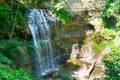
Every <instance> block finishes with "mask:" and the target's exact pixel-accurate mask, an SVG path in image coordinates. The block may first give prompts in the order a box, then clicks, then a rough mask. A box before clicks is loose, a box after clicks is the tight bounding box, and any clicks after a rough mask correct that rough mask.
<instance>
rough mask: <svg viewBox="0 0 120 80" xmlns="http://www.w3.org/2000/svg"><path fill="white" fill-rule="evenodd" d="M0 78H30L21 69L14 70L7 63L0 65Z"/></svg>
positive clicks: (28, 79) (7, 79)
mask: <svg viewBox="0 0 120 80" xmlns="http://www.w3.org/2000/svg"><path fill="white" fill-rule="evenodd" d="M0 80H31V79H30V77H29V75H28V74H27V73H26V72H25V71H24V70H23V69H19V70H15V69H12V68H11V67H10V66H7V65H0Z"/></svg>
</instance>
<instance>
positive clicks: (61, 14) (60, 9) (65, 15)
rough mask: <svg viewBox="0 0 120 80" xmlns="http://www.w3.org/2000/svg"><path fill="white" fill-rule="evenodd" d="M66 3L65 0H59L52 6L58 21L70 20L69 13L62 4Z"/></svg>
mask: <svg viewBox="0 0 120 80" xmlns="http://www.w3.org/2000/svg"><path fill="white" fill-rule="evenodd" d="M65 3H66V0H60V2H58V3H57V4H56V5H55V6H54V11H55V13H56V15H57V16H58V18H59V19H60V21H62V22H63V23H66V22H68V21H69V20H70V13H69V12H68V11H67V10H65V9H64V5H65Z"/></svg>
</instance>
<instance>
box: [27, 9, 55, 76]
mask: <svg viewBox="0 0 120 80" xmlns="http://www.w3.org/2000/svg"><path fill="white" fill-rule="evenodd" d="M26 14H27V22H28V26H29V29H30V31H31V34H32V37H33V42H34V46H35V53H34V54H35V55H36V57H35V59H34V60H35V69H36V72H35V73H36V76H37V77H39V76H44V75H46V74H49V73H51V72H54V71H56V70H57V68H56V66H55V64H54V59H55V56H54V54H53V48H52V44H51V38H50V33H51V31H50V25H49V23H50V21H51V22H54V21H55V20H56V17H55V15H54V14H53V13H52V12H51V11H50V10H48V9H29V10H28V11H27V13H26Z"/></svg>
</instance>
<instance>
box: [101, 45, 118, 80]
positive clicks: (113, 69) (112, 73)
mask: <svg viewBox="0 0 120 80" xmlns="http://www.w3.org/2000/svg"><path fill="white" fill-rule="evenodd" d="M103 61H104V63H105V66H106V67H107V69H106V75H107V77H106V79H108V80H119V79H120V46H117V47H113V48H112V49H111V52H110V54H108V55H106V56H104V58H103Z"/></svg>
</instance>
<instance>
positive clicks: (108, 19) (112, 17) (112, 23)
mask: <svg viewBox="0 0 120 80" xmlns="http://www.w3.org/2000/svg"><path fill="white" fill-rule="evenodd" d="M119 4H120V0H106V7H105V9H104V11H103V21H104V24H105V26H106V27H108V28H116V27H117V29H118V28H120V22H119V20H120V18H119V14H120V5H119Z"/></svg>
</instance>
